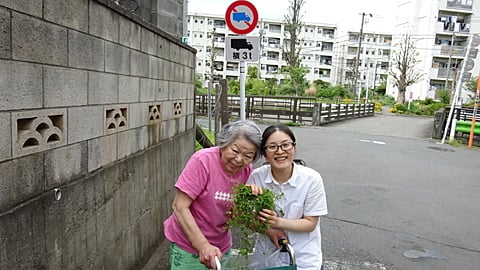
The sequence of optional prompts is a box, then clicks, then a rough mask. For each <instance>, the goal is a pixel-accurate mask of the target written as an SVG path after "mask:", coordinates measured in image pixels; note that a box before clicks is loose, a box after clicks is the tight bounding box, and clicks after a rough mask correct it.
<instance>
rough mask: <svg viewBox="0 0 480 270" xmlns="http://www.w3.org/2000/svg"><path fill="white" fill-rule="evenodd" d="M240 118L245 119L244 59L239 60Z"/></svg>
mask: <svg viewBox="0 0 480 270" xmlns="http://www.w3.org/2000/svg"><path fill="white" fill-rule="evenodd" d="M240 120H245V61H240Z"/></svg>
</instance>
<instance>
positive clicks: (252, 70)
mask: <svg viewBox="0 0 480 270" xmlns="http://www.w3.org/2000/svg"><path fill="white" fill-rule="evenodd" d="M247 78H249V79H258V68H257V67H256V66H248V68H247Z"/></svg>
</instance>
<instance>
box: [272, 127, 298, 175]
mask: <svg viewBox="0 0 480 270" xmlns="http://www.w3.org/2000/svg"><path fill="white" fill-rule="evenodd" d="M264 155H265V158H266V159H267V161H268V162H269V163H270V165H271V167H272V170H285V169H290V168H291V166H292V162H293V159H294V157H295V143H294V141H293V139H292V138H291V137H290V136H289V135H288V134H287V133H285V132H283V131H281V130H276V131H275V132H273V133H272V134H270V136H269V137H268V138H266V141H265V147H264Z"/></svg>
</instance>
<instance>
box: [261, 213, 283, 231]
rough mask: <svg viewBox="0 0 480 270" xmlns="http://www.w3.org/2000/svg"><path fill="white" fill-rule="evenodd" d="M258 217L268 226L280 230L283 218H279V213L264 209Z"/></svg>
mask: <svg viewBox="0 0 480 270" xmlns="http://www.w3.org/2000/svg"><path fill="white" fill-rule="evenodd" d="M258 215H259V217H258V218H259V219H260V221H262V222H264V223H265V224H268V225H269V226H270V227H273V228H279V226H280V220H281V218H279V217H278V216H277V213H276V212H275V211H273V210H269V209H263V210H262V211H260V213H258Z"/></svg>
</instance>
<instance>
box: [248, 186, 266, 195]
mask: <svg viewBox="0 0 480 270" xmlns="http://www.w3.org/2000/svg"><path fill="white" fill-rule="evenodd" d="M245 186H247V187H250V189H251V190H252V194H253V195H258V194H263V189H262V188H261V187H260V186H257V185H254V184H245Z"/></svg>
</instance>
